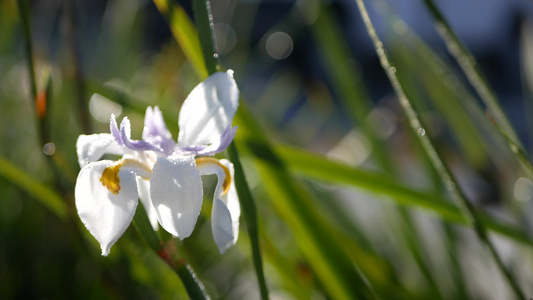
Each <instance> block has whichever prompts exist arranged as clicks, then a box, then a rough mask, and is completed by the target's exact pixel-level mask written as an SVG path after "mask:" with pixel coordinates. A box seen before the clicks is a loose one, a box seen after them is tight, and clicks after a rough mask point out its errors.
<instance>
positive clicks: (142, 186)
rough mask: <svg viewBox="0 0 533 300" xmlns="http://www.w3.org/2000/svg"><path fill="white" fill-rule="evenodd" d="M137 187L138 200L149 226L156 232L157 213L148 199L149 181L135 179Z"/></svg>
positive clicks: (157, 226)
mask: <svg viewBox="0 0 533 300" xmlns="http://www.w3.org/2000/svg"><path fill="white" fill-rule="evenodd" d="M137 187H138V188H139V198H140V199H141V202H142V204H143V207H144V210H146V214H147V215H148V219H149V220H150V224H152V228H153V229H154V230H155V231H157V230H158V229H159V223H158V222H157V213H156V212H155V208H154V205H153V204H152V199H150V181H148V180H146V179H143V178H141V177H137Z"/></svg>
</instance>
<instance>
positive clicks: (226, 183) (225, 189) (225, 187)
mask: <svg viewBox="0 0 533 300" xmlns="http://www.w3.org/2000/svg"><path fill="white" fill-rule="evenodd" d="M207 163H213V164H215V165H217V166H219V167H221V168H222V170H224V173H225V174H226V178H225V179H224V182H223V183H222V195H226V194H227V193H228V191H229V187H230V184H231V173H230V172H229V169H228V168H227V167H226V166H224V165H223V164H222V163H220V161H219V160H218V159H216V158H213V157H199V158H197V159H196V165H197V166H198V165H202V164H207Z"/></svg>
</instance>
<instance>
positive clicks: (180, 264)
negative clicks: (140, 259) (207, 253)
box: [133, 205, 210, 300]
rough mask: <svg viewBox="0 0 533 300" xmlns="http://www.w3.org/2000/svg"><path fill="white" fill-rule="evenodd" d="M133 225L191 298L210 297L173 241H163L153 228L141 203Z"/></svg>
mask: <svg viewBox="0 0 533 300" xmlns="http://www.w3.org/2000/svg"><path fill="white" fill-rule="evenodd" d="M133 226H134V227H135V229H136V230H137V232H138V233H139V235H141V236H142V238H143V239H144V241H145V242H146V243H147V244H148V246H149V247H150V248H151V249H152V250H154V252H156V253H157V255H159V257H160V258H161V259H162V260H163V261H164V262H165V263H167V265H169V266H170V267H171V268H172V270H174V272H176V274H178V276H179V278H180V279H181V282H182V283H183V286H184V287H185V290H186V291H187V294H188V295H189V297H190V298H191V299H205V300H207V299H210V297H209V295H208V294H207V292H206V291H205V288H204V286H203V284H202V283H201V282H200V280H198V278H197V277H196V274H195V273H194V271H193V269H192V268H191V266H190V265H188V264H187V262H186V261H185V260H184V259H183V258H180V257H179V255H178V251H177V249H176V246H175V245H174V241H173V240H170V241H168V242H167V243H164V242H163V241H162V240H161V238H160V236H159V235H157V233H156V232H155V231H154V230H153V228H152V225H151V224H150V221H149V220H148V216H147V214H146V211H145V209H144V207H143V206H142V205H138V206H137V212H136V213H135V216H134V217H133Z"/></svg>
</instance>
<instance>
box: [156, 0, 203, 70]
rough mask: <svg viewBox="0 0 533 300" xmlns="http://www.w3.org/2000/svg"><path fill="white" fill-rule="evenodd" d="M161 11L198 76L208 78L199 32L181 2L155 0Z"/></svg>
mask: <svg viewBox="0 0 533 300" xmlns="http://www.w3.org/2000/svg"><path fill="white" fill-rule="evenodd" d="M153 1H154V3H155V5H156V6H157V9H158V10H159V12H160V13H161V14H162V15H163V16H164V17H165V18H166V19H167V22H168V23H169V26H170V30H171V31H172V34H173V35H174V38H175V39H176V41H177V42H178V44H179V45H180V48H181V50H182V51H183V53H184V54H185V57H187V59H188V60H189V62H190V64H191V65H192V67H193V69H194V71H195V72H196V75H198V78H200V79H204V78H207V76H208V73H207V69H206V66H205V63H204V59H203V57H202V50H201V47H200V40H199V39H198V33H197V31H196V28H195V27H194V25H193V23H192V22H191V20H190V19H189V16H188V15H187V13H186V12H185V10H184V9H183V7H181V6H180V5H179V4H173V3H172V1H169V0H153Z"/></svg>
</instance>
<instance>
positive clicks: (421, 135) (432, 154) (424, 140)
mask: <svg viewBox="0 0 533 300" xmlns="http://www.w3.org/2000/svg"><path fill="white" fill-rule="evenodd" d="M355 2H356V3H357V6H358V7H359V12H360V13H361V17H362V19H363V21H364V23H365V26H366V28H367V31H368V34H369V36H370V38H371V40H372V42H373V44H374V47H375V49H376V53H377V55H378V57H379V61H380V63H381V66H382V68H383V69H384V70H385V73H386V74H387V77H388V78H389V81H390V82H391V84H392V87H393V88H394V91H395V92H396V95H397V96H398V100H399V102H400V105H401V106H402V108H403V110H404V112H405V114H406V116H407V119H408V121H409V125H410V126H411V128H412V129H413V131H414V132H415V133H417V135H416V136H417V137H418V139H419V140H420V143H421V144H422V146H423V148H424V151H425V152H426V153H427V155H428V156H429V158H430V160H431V162H432V164H433V165H434V167H435V169H436V170H437V171H438V173H439V176H440V179H441V181H442V182H443V184H444V186H445V187H446V188H447V190H448V191H449V192H450V194H451V195H452V197H453V198H454V200H455V201H456V203H457V205H458V206H459V208H460V209H461V211H462V213H463V215H464V216H465V218H466V219H467V220H468V221H469V223H471V224H472V226H473V227H474V231H475V232H476V234H477V235H478V237H479V239H480V240H481V241H482V242H483V243H484V244H485V245H486V246H487V247H488V248H489V251H490V253H491V254H492V257H493V258H494V260H495V262H496V264H497V265H498V268H499V269H500V271H501V272H502V273H503V275H504V276H505V278H506V279H507V282H508V284H509V285H510V286H511V287H512V289H513V291H514V293H515V295H516V296H517V297H518V298H520V299H524V295H523V294H522V292H521V290H520V288H519V287H518V283H517V281H516V280H515V279H514V276H513V275H512V273H511V272H510V271H509V270H508V269H507V268H506V267H505V266H504V265H503V262H502V260H501V258H500V256H499V255H498V253H497V251H496V249H495V248H494V246H493V245H492V243H491V241H490V239H489V238H488V236H487V231H486V229H485V227H484V226H483V224H482V223H481V221H480V220H479V218H478V216H477V213H476V211H475V209H474V207H473V205H472V204H471V203H470V202H469V201H468V200H467V199H466V197H465V196H464V194H463V191H462V190H461V189H460V188H459V186H458V185H457V182H456V180H455V179H454V178H453V176H452V174H451V173H450V172H449V170H448V168H447V166H446V165H445V164H444V162H443V161H442V159H441V158H440V156H439V154H438V153H437V151H436V149H435V147H434V146H433V144H432V143H431V141H430V139H429V137H428V135H427V134H426V130H425V129H424V127H423V126H422V123H421V122H420V119H419V118H418V115H417V114H416V112H415V109H414V108H413V106H412V104H411V101H410V100H409V98H408V97H407V95H406V94H405V91H404V88H403V86H402V85H401V83H400V81H399V80H398V77H397V76H396V68H394V67H393V66H392V65H391V63H390V61H389V58H388V56H387V54H386V52H385V49H384V48H383V42H382V41H381V40H380V39H379V37H378V35H377V33H376V31H375V29H374V25H373V24H372V21H371V20H370V17H369V15H368V12H367V10H366V7H365V4H364V2H363V0H355Z"/></svg>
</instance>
